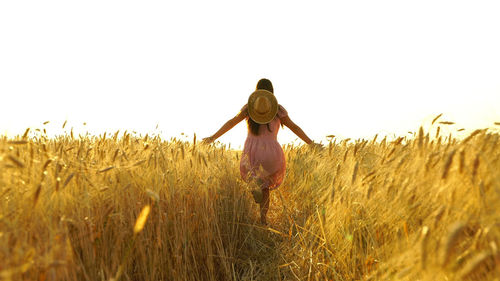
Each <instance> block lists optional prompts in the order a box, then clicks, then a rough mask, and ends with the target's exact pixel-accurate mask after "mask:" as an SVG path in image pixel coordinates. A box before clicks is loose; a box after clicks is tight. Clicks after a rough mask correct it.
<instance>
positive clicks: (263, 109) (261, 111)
mask: <svg viewBox="0 0 500 281" xmlns="http://www.w3.org/2000/svg"><path fill="white" fill-rule="evenodd" d="M276 113H278V100H276V97H275V96H274V94H273V93H271V92H269V91H266V90H261V89H259V90H256V91H255V92H253V93H252V94H251V95H250V97H248V115H249V116H250V118H252V120H253V121H255V122H257V123H259V124H267V123H269V122H271V121H272V120H273V119H274V117H275V116H276Z"/></svg>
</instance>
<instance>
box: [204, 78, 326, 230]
mask: <svg viewBox="0 0 500 281" xmlns="http://www.w3.org/2000/svg"><path fill="white" fill-rule="evenodd" d="M243 119H246V120H247V124H248V135H247V139H246V141H245V146H244V148H243V154H242V157H241V160H240V174H241V177H242V178H243V180H244V181H245V182H249V181H251V180H255V181H256V182H257V184H258V185H259V186H260V189H261V191H253V192H252V194H253V196H254V199H255V202H257V203H259V204H260V220H261V223H262V224H267V222H266V216H267V211H268V210H269V192H270V191H271V190H273V189H275V188H277V187H278V186H280V185H281V183H282V182H283V179H284V177H285V168H286V162H285V154H284V153H283V149H282V148H281V145H280V144H279V143H278V141H277V139H276V137H277V135H278V129H279V126H280V124H281V126H282V127H283V125H285V126H287V127H288V128H290V130H292V132H294V133H295V134H296V135H297V136H298V137H300V138H301V139H302V140H303V141H305V142H306V143H307V144H311V145H313V146H321V145H320V144H317V143H314V142H313V141H312V140H311V139H310V138H309V137H308V136H307V135H306V134H305V133H304V132H303V131H302V129H301V128H300V127H299V126H298V125H296V124H295V123H293V121H292V120H290V118H289V117H288V113H287V111H286V110H285V108H284V107H283V106H281V105H279V104H278V102H277V100H276V97H274V90H273V85H272V83H271V81H269V80H268V79H265V78H264V79H261V80H259V82H258V83H257V89H256V91H255V92H253V93H252V94H251V95H250V97H249V98H248V103H247V104H245V105H244V106H243V107H242V108H241V110H240V113H238V115H236V116H235V117H234V118H232V119H231V120H229V121H227V122H226V123H225V124H224V125H223V126H222V127H221V128H220V129H219V130H218V131H217V132H216V133H215V134H214V135H213V136H210V137H208V138H204V139H203V142H204V143H211V142H213V141H214V140H216V139H217V138H218V137H220V136H222V135H223V134H224V133H226V132H227V131H228V130H230V129H231V128H233V127H234V126H235V125H236V124H238V123H239V122H240V121H242V120H243Z"/></svg>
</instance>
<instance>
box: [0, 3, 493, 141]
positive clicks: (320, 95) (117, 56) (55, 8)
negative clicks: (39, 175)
mask: <svg viewBox="0 0 500 281" xmlns="http://www.w3.org/2000/svg"><path fill="white" fill-rule="evenodd" d="M499 15H500V2H499V1H457V0H454V1H438V0H432V1H401V0H397V1H269V0H267V1H255V0H254V1H245V2H243V1H235V0H230V1H215V0H214V1H186V0H184V1H104V0H99V1H90V0H87V1H69V0H64V1H1V2H0V103H1V105H2V106H1V108H0V134H8V135H15V134H22V133H23V132H24V130H25V129H26V128H27V127H31V128H44V127H45V128H47V130H48V132H49V134H50V133H53V134H55V133H60V127H61V125H62V123H63V122H64V120H68V125H67V128H71V127H75V130H76V131H78V132H84V131H85V130H88V131H90V132H91V133H93V134H100V133H102V132H104V131H108V132H114V131H116V130H121V131H124V130H128V131H136V132H138V133H141V134H145V133H160V132H161V133H162V134H163V135H164V136H165V137H172V136H177V137H181V135H180V133H181V132H183V133H185V134H187V135H188V136H189V139H191V138H192V135H193V133H196V134H197V137H198V139H201V138H203V137H207V136H209V135H211V134H213V133H215V132H216V131H217V130H218V129H219V128H220V127H221V126H222V125H223V124H224V123H225V122H226V121H227V120H229V119H230V118H232V117H233V116H234V115H236V114H237V113H238V111H239V109H240V108H241V107H242V106H243V105H244V104H245V103H246V101H247V99H248V96H249V95H250V94H251V92H252V91H253V90H254V88H255V85H256V83H257V81H258V80H259V79H260V78H263V77H266V78H269V79H270V80H271V81H272V82H273V84H274V88H275V95H276V97H277V99H278V102H279V103H280V104H282V105H283V106H284V107H285V108H286V109H287V110H288V112H289V115H290V118H291V119H292V120H293V121H294V122H295V123H297V124H298V125H299V126H300V127H301V128H302V129H303V130H304V131H305V132H306V134H307V135H308V136H309V137H311V138H312V139H313V140H315V141H317V142H320V141H323V143H324V142H325V136H326V135H330V134H334V135H336V136H338V137H340V138H352V139H356V138H372V137H373V136H374V135H375V134H377V133H379V134H380V135H385V134H388V135H392V134H396V135H407V132H408V131H416V130H418V128H419V126H420V125H422V124H424V125H425V124H427V125H428V124H429V123H430V121H429V120H432V118H433V117H434V116H436V115H437V114H439V113H444V115H443V117H442V118H441V120H442V121H444V120H446V121H454V122H456V123H457V124H456V125H455V126H454V127H452V128H453V130H456V129H459V128H465V129H466V131H464V132H460V133H459V134H465V133H467V132H470V130H473V129H477V128H485V127H489V126H492V127H495V126H494V125H493V123H494V122H500V110H498V108H499V105H500V51H499V50H500V16H499ZM44 121H51V122H50V123H49V124H47V125H46V126H42V123H43V122H44ZM83 122H86V123H87V125H86V126H82V123H83ZM157 124H158V125H159V126H158V129H155V127H156V125H157ZM498 127H499V126H496V128H498ZM246 130H247V129H246V124H245V122H241V123H240V124H238V125H237V126H236V127H235V128H234V129H233V130H231V131H229V132H228V133H226V135H224V136H223V137H221V138H219V139H218V140H219V141H221V142H223V143H226V144H228V143H231V147H234V148H238V147H239V148H241V147H242V146H243V143H244V140H245V138H246ZM296 138H297V137H296V136H295V135H294V134H293V133H292V132H291V131H290V130H289V129H285V130H284V131H281V132H280V133H279V135H278V140H279V141H280V143H282V144H284V143H287V142H290V141H292V140H294V139H296ZM299 143H300V142H299Z"/></svg>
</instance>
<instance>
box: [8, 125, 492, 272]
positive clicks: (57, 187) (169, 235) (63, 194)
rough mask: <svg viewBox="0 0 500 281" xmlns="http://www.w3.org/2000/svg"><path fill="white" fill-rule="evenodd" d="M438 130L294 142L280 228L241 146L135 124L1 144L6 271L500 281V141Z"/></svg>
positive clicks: (274, 204) (280, 198)
mask: <svg viewBox="0 0 500 281" xmlns="http://www.w3.org/2000/svg"><path fill="white" fill-rule="evenodd" d="M436 124H438V123H436ZM444 125H446V124H444ZM432 130H433V131H432V135H431V134H429V133H430V132H424V130H423V129H421V130H420V131H419V133H418V134H415V137H412V138H407V137H401V138H398V139H396V140H394V141H388V140H387V139H383V140H376V139H373V140H357V141H346V140H336V139H334V138H332V142H331V143H330V144H329V145H327V146H326V148H325V150H323V151H316V150H311V149H310V148H308V147H306V146H300V147H294V146H284V151H285V154H286V159H287V175H286V178H285V181H284V183H283V184H282V186H281V187H280V188H279V189H277V190H276V191H273V192H271V200H272V201H271V210H270V212H269V215H268V216H269V226H262V225H260V224H258V221H259V220H258V218H259V215H258V205H256V204H255V203H254V202H253V199H252V198H251V194H250V192H249V190H250V187H249V186H248V185H247V184H246V183H244V182H242V181H241V179H240V175H239V158H240V157H241V152H237V151H231V150H228V149H225V148H224V147H219V146H213V145H211V146H206V145H200V144H198V143H197V142H196V140H194V142H185V141H179V140H176V139H172V140H169V141H165V140H162V139H161V138H160V137H158V136H143V137H139V136H135V135H131V134H128V133H122V134H119V133H116V134H110V135H101V136H99V137H97V136H90V135H85V136H74V135H72V134H68V135H65V136H60V137H56V138H48V137H46V136H44V135H43V134H38V135H35V136H33V135H32V136H30V134H29V131H27V132H26V134H24V136H19V137H16V138H13V139H8V138H6V137H2V138H0V197H1V200H0V261H2V262H1V263H0V278H1V279H5V280H20V279H24V280H111V279H115V280H116V279H120V280H359V279H365V280H446V279H449V280H452V279H453V278H458V280H460V279H459V278H462V279H465V280H467V279H469V280H492V279H494V277H495V276H499V274H500V254H499V251H498V247H499V245H500V212H499V204H500V203H499V202H500V201H499V199H500V196H499V195H500V172H499V169H500V150H499V148H500V145H499V141H500V136H499V135H498V134H497V133H494V132H493V133H492V132H488V131H487V130H478V131H475V132H474V133H473V134H471V135H470V137H468V138H465V139H463V140H456V139H454V138H452V137H449V136H448V137H445V138H443V137H441V136H439V135H437V134H439V133H437V132H436V130H437V125H436V128H434V127H432Z"/></svg>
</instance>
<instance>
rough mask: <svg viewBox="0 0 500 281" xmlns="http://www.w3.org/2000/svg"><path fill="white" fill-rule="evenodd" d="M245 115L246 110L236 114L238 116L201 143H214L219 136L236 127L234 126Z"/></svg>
mask: <svg viewBox="0 0 500 281" xmlns="http://www.w3.org/2000/svg"><path fill="white" fill-rule="evenodd" d="M247 114H248V113H247V111H246V110H245V111H240V113H238V115H236V116H235V117H233V118H231V119H230V120H229V121H227V122H226V123H225V124H224V125H222V127H221V128H220V129H219V130H218V131H217V132H216V133H215V134H213V135H212V136H210V137H208V138H204V139H203V142H205V143H210V142H213V141H215V140H216V139H218V138H219V137H220V136H222V135H223V134H225V133H226V132H227V131H229V130H231V129H232V128H233V127H234V126H236V124H238V123H240V122H241V121H242V120H243V119H245V117H246V116H247Z"/></svg>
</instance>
